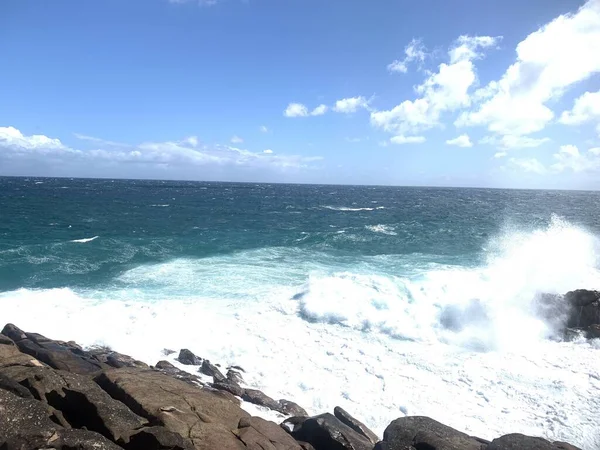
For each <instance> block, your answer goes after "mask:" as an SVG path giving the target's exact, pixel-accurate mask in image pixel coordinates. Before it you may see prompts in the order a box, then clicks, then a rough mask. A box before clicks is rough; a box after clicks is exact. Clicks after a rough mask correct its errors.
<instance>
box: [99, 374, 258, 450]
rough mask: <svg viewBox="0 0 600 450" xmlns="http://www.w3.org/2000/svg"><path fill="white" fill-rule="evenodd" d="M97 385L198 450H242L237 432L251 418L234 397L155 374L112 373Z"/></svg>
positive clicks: (100, 378) (101, 377)
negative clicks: (240, 425)
mask: <svg viewBox="0 0 600 450" xmlns="http://www.w3.org/2000/svg"><path fill="white" fill-rule="evenodd" d="M96 382H97V383H98V384H99V385H100V386H101V387H102V388H103V389H104V390H105V391H107V392H108V393H109V394H110V395H111V396H112V397H113V398H115V399H117V400H120V401H122V402H123V403H125V404H126V405H127V406H128V407H129V408H130V409H131V410H132V411H134V412H135V413H137V414H139V415H140V416H143V417H145V418H147V419H148V420H149V421H150V422H151V423H152V424H156V425H163V426H165V427H166V428H167V429H168V430H169V431H172V432H175V433H179V434H181V435H182V436H184V437H187V438H190V439H191V440H192V442H193V444H194V446H195V448H196V449H201V450H203V449H206V450H208V449H215V448H219V449H223V450H226V449H236V450H237V449H243V448H244V446H243V444H242V443H241V442H240V441H239V440H238V439H237V437H236V436H235V434H234V433H233V431H234V430H237V425H238V423H239V421H240V419H241V418H242V417H249V414H248V413H246V412H245V411H243V410H242V409H241V408H240V406H239V400H237V399H236V398H235V397H234V396H233V395H231V394H229V393H226V392H221V391H213V390H208V389H202V388H200V387H197V386H192V385H191V384H188V383H186V382H185V381H182V380H179V379H177V378H174V377H171V376H169V375H166V374H163V373H161V372H159V371H156V370H145V369H132V368H124V369H110V370H106V371H105V372H103V373H101V374H99V375H98V376H97V377H96Z"/></svg>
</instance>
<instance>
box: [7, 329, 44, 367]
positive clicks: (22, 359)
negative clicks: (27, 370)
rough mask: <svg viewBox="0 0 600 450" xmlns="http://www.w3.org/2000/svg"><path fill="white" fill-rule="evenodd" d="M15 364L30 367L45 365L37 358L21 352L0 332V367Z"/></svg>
mask: <svg viewBox="0 0 600 450" xmlns="http://www.w3.org/2000/svg"><path fill="white" fill-rule="evenodd" d="M16 365H21V366H30V367H41V366H45V364H43V363H41V362H40V361H38V360H37V359H35V358H33V357H31V356H29V355H26V354H25V353H23V352H21V350H19V348H18V347H17V346H16V344H15V343H14V342H13V341H12V339H10V338H9V337H8V336H4V335H3V334H0V367H6V366H16Z"/></svg>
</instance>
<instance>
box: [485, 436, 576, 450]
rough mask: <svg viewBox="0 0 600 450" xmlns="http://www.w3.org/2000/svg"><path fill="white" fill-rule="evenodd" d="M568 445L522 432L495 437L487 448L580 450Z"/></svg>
mask: <svg viewBox="0 0 600 450" xmlns="http://www.w3.org/2000/svg"><path fill="white" fill-rule="evenodd" d="M566 445H567V446H565V443H564V442H556V443H552V442H549V441H547V440H545V439H542V438H538V437H531V436H524V435H522V434H507V435H506V436H502V437H499V438H498V439H494V440H493V441H492V442H491V443H490V445H489V446H488V447H487V449H486V450H558V449H570V450H573V449H574V450H579V449H578V448H577V447H574V446H572V445H570V444H566Z"/></svg>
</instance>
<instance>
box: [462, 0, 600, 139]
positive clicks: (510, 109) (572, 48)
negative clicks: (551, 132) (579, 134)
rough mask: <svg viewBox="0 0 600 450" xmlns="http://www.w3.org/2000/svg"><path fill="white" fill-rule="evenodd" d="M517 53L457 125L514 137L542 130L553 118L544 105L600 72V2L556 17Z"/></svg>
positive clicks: (531, 35)
mask: <svg viewBox="0 0 600 450" xmlns="http://www.w3.org/2000/svg"><path fill="white" fill-rule="evenodd" d="M516 51H517V60H516V62H515V63H514V64H512V65H511V66H510V67H509V68H508V69H507V70H506V72H505V73H504V75H503V76H502V78H501V79H500V80H499V81H494V82H492V83H490V84H489V85H488V86H487V87H486V88H484V89H483V90H482V91H480V92H479V99H482V100H484V101H483V103H481V104H480V105H479V106H478V107H477V108H475V109H474V110H472V111H469V112H465V113H463V114H461V116H460V117H459V118H458V120H457V121H456V122H455V124H456V125H457V126H486V127H487V128H488V130H490V131H492V132H495V133H498V134H510V135H526V134H530V133H534V132H537V131H540V130H542V129H544V128H545V126H546V125H547V124H548V123H549V122H551V121H552V120H553V118H554V113H553V111H552V110H551V109H550V108H549V107H548V106H547V105H546V103H548V102H550V101H555V100H557V99H559V98H561V97H562V95H563V94H564V93H565V92H566V91H567V90H568V88H570V87H571V86H573V85H574V84H575V83H577V82H580V81H582V80H585V79H587V78H589V77H590V76H591V75H592V74H595V73H598V72H600V1H599V0H589V1H588V2H587V3H586V4H585V5H584V6H582V7H581V8H580V9H579V10H578V11H577V12H576V13H574V14H564V15H561V16H559V17H557V18H556V19H554V20H553V21H551V22H550V23H548V24H546V25H544V26H543V27H541V28H540V29H539V30H537V31H536V32H534V33H531V34H530V35H529V36H527V37H526V38H525V39H524V40H523V41H521V42H520V43H519V44H518V45H517V49H516Z"/></svg>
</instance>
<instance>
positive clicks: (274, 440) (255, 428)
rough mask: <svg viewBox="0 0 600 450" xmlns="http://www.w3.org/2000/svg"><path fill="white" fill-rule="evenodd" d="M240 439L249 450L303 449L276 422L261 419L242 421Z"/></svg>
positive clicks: (249, 418) (238, 433) (252, 418)
mask: <svg viewBox="0 0 600 450" xmlns="http://www.w3.org/2000/svg"><path fill="white" fill-rule="evenodd" d="M236 434H237V436H238V438H239V439H240V440H241V441H242V442H243V443H244V444H245V445H246V447H247V448H248V449H249V450H263V449H274V450H301V449H302V447H301V446H300V445H299V444H298V443H297V442H296V441H295V440H294V438H292V437H291V436H290V435H289V434H288V433H286V432H285V431H284V430H283V429H282V428H281V427H280V426H279V425H277V424H276V423H274V422H269V421H267V420H264V419H261V418H260V417H245V418H242V419H241V420H240V424H239V430H238V431H237V433H236Z"/></svg>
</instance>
